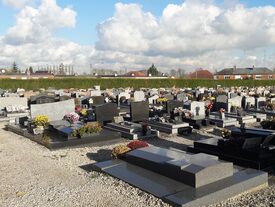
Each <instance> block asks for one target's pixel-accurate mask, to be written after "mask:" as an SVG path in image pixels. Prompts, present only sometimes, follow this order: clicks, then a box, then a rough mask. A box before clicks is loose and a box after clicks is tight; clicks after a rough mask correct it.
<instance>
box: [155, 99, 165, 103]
mask: <svg viewBox="0 0 275 207" xmlns="http://www.w3.org/2000/svg"><path fill="white" fill-rule="evenodd" d="M167 101H168V99H167V98H158V99H157V103H163V102H167Z"/></svg>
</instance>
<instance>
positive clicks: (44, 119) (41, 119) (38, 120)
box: [33, 115, 49, 127]
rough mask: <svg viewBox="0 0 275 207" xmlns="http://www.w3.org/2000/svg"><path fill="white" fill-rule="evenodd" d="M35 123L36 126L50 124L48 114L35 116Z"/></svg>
mask: <svg viewBox="0 0 275 207" xmlns="http://www.w3.org/2000/svg"><path fill="white" fill-rule="evenodd" d="M33 123H34V125H35V126H36V127H45V126H47V125H48V124H49V117H48V116H46V115H38V116H36V117H35V118H34V120H33Z"/></svg>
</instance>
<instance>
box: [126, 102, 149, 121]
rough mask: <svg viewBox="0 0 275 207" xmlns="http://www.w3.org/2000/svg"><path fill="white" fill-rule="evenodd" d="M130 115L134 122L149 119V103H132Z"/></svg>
mask: <svg viewBox="0 0 275 207" xmlns="http://www.w3.org/2000/svg"><path fill="white" fill-rule="evenodd" d="M130 115H131V121H132V122H139V121H144V120H148V119H149V103H148V102H147V101H140V102H131V105H130Z"/></svg>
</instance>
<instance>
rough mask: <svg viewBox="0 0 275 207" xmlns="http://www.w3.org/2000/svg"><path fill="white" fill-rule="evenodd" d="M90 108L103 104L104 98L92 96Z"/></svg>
mask: <svg viewBox="0 0 275 207" xmlns="http://www.w3.org/2000/svg"><path fill="white" fill-rule="evenodd" d="M89 103H90V106H91V105H93V106H97V105H102V104H104V103H105V97H104V96H92V97H91V98H90V101H89Z"/></svg>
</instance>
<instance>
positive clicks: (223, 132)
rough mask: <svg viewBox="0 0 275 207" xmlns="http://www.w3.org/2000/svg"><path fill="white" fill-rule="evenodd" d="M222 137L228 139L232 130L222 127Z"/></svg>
mask: <svg viewBox="0 0 275 207" xmlns="http://www.w3.org/2000/svg"><path fill="white" fill-rule="evenodd" d="M221 135H222V138H224V139H227V138H228V137H230V135H231V131H230V130H229V129H225V128H224V129H222V130H221Z"/></svg>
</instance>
